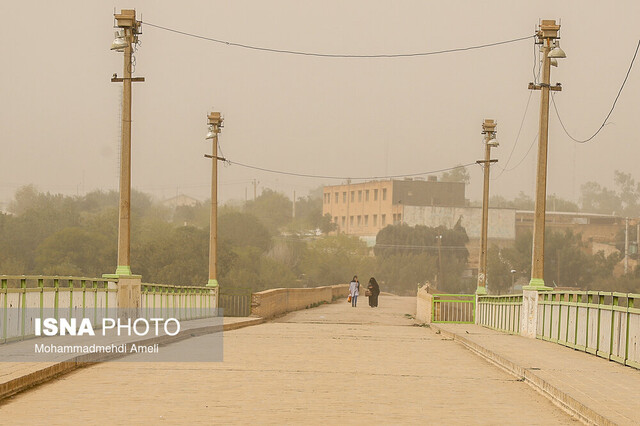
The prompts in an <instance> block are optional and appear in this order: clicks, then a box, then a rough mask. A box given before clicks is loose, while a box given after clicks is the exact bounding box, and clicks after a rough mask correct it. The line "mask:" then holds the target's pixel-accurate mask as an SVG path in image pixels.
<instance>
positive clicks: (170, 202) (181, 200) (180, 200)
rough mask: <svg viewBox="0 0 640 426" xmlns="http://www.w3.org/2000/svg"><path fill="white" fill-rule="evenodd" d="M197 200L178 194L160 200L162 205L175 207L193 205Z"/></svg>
mask: <svg viewBox="0 0 640 426" xmlns="http://www.w3.org/2000/svg"><path fill="white" fill-rule="evenodd" d="M198 202H199V201H198V200H197V199H195V198H193V197H189V196H188V195H184V194H179V195H176V196H175V197H172V198H168V199H166V200H164V201H163V202H162V205H163V206H166V207H169V208H172V209H175V208H176V207H182V206H189V207H193V206H195V205H196V204H198Z"/></svg>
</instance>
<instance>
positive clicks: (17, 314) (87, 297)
mask: <svg viewBox="0 0 640 426" xmlns="http://www.w3.org/2000/svg"><path fill="white" fill-rule="evenodd" d="M112 281H113V280H112ZM116 291H117V290H116V286H115V283H114V282H112V283H111V285H109V280H106V279H103V278H86V277H53V276H42V275H0V343H5V342H11V341H15V340H22V339H25V338H27V337H31V336H33V335H34V333H35V330H34V318H35V317H36V316H42V313H43V311H44V310H45V309H47V310H48V311H49V310H53V315H54V316H55V318H59V316H58V315H59V312H64V313H65V314H66V316H69V317H72V316H73V317H79V316H82V317H84V316H85V313H90V314H91V316H92V317H93V318H91V319H92V321H93V323H96V322H97V321H98V320H101V319H102V317H103V316H105V315H106V314H107V312H108V310H109V309H113V308H115V307H116ZM38 314H40V315H38Z"/></svg>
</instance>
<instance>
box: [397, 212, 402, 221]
mask: <svg viewBox="0 0 640 426" xmlns="http://www.w3.org/2000/svg"><path fill="white" fill-rule="evenodd" d="M398 222H400V223H402V213H398Z"/></svg>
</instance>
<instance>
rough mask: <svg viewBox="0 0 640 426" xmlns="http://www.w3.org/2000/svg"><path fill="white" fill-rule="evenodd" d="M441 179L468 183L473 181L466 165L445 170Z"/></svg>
mask: <svg viewBox="0 0 640 426" xmlns="http://www.w3.org/2000/svg"><path fill="white" fill-rule="evenodd" d="M440 180H441V181H442V182H463V183H466V184H467V185H468V184H469V182H471V176H470V175H469V172H468V171H467V168H466V167H465V166H462V165H458V166H456V168H455V169H452V170H448V171H446V172H443V173H442V176H441V177H440Z"/></svg>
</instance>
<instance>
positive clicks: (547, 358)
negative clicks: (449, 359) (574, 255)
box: [431, 324, 640, 425]
mask: <svg viewBox="0 0 640 426" xmlns="http://www.w3.org/2000/svg"><path fill="white" fill-rule="evenodd" d="M431 328H432V329H434V330H436V332H437V331H438V330H439V331H440V332H441V333H442V334H443V335H445V336H448V337H453V338H454V340H456V341H459V342H460V343H462V344H464V345H465V346H467V347H468V348H469V349H471V350H473V351H475V352H476V353H478V354H479V355H481V356H482V357H484V358H486V359H488V360H489V361H491V362H493V363H495V364H497V365H498V366H500V367H502V368H504V369H505V370H507V371H509V372H510V373H512V374H514V375H516V376H518V377H521V378H522V379H523V380H524V381H525V382H527V383H529V384H530V385H531V386H533V387H534V388H536V389H537V390H538V391H540V392H542V393H543V394H545V395H547V396H548V397H549V398H551V399H552V401H553V402H554V403H556V404H557V405H560V406H564V407H565V408H567V409H569V410H570V411H573V412H574V413H575V414H576V415H578V416H579V417H581V418H582V419H583V420H586V421H588V422H591V423H596V424H621V425H622V424H629V425H631V424H640V408H639V407H640V401H639V398H640V371H639V370H637V369H634V368H631V367H625V366H623V365H620V364H618V363H615V362H611V361H607V360H605V359H602V358H599V357H596V356H593V355H590V354H587V353H585V352H580V351H576V350H573V349H570V348H567V347H564V346H561V345H558V344H555V343H551V342H545V341H542V340H537V339H529V338H525V337H522V336H516V335H510V334H507V333H502V332H499V331H494V330H491V329H488V328H484V327H481V326H478V325H472V324H431Z"/></svg>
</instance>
